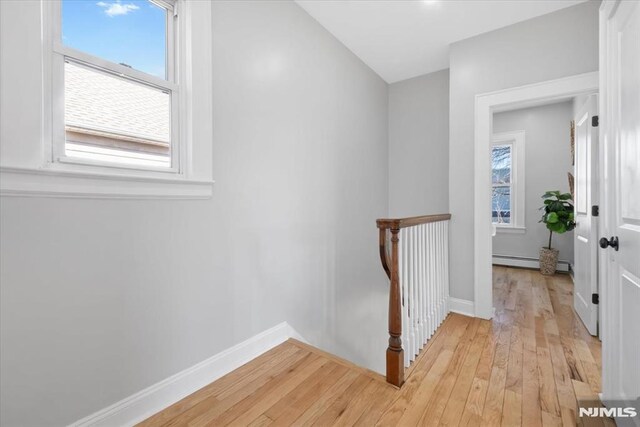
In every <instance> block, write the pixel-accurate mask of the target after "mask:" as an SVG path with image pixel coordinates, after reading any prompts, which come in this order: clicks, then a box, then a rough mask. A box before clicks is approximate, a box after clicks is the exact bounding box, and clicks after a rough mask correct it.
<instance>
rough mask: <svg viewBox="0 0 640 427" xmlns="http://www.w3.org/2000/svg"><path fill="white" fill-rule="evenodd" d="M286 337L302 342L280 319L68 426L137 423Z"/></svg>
mask: <svg viewBox="0 0 640 427" xmlns="http://www.w3.org/2000/svg"><path fill="white" fill-rule="evenodd" d="M289 338H295V339H297V340H299V341H303V342H305V340H304V339H303V338H302V337H301V336H300V334H298V333H297V332H296V331H295V330H294V329H293V328H292V327H291V326H290V325H289V324H288V323H287V322H282V323H280V324H279V325H276V326H274V327H273V328H271V329H268V330H266V331H264V332H261V333H259V334H258V335H254V336H253V337H251V338H249V339H248V340H246V341H243V342H241V343H239V344H237V345H235V346H233V347H231V348H229V349H227V350H224V351H222V352H220V353H218V354H216V355H214V356H212V357H210V358H209V359H206V360H204V361H202V362H200V363H198V364H196V365H194V366H192V367H190V368H187V369H185V370H184V371H182V372H178V373H177V374H175V375H172V376H170V377H169V378H166V379H164V380H162V381H160V382H158V383H156V384H154V385H152V386H150V387H147V388H146V389H144V390H142V391H139V392H138V393H136V394H133V395H131V396H129V397H127V398H125V399H123V400H121V401H119V402H117V403H115V404H113V405H111V406H109V407H107V408H104V409H101V410H100V411H98V412H96V413H94V414H91V415H89V416H87V417H85V418H83V419H81V420H79V421H76V422H75V423H73V424H71V426H70V427H85V426H109V427H115V426H131V425H134V424H136V423H139V422H140V421H143V420H145V419H146V418H148V417H150V416H151V415H153V414H155V413H156V412H159V411H160V410H162V409H164V408H166V407H167V406H170V405H171V404H173V403H175V402H177V401H179V400H180V399H182V398H184V397H186V396H188V395H190V394H191V393H193V392H195V391H197V390H199V389H201V388H202V387H204V386H205V385H207V384H209V383H211V382H213V381H215V380H217V379H218V378H220V377H222V376H224V375H226V374H228V373H229V372H231V371H233V370H234V369H237V368H239V367H240V366H242V365H244V364H245V363H247V362H249V361H250V360H253V359H255V358H256V357H258V356H259V355H261V354H262V353H264V352H266V351H267V350H270V349H271V348H273V347H275V346H277V345H279V344H281V343H283V342H284V341H286V340H287V339H289Z"/></svg>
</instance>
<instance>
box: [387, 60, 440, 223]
mask: <svg viewBox="0 0 640 427" xmlns="http://www.w3.org/2000/svg"><path fill="white" fill-rule="evenodd" d="M446 212H449V70H442V71H437V72H435V73H431V74H426V75H424V76H419V77H415V78H412V79H408V80H404V81H401V82H398V83H393V84H391V85H389V215H390V216H391V217H407V216H416V215H428V214H439V213H446Z"/></svg>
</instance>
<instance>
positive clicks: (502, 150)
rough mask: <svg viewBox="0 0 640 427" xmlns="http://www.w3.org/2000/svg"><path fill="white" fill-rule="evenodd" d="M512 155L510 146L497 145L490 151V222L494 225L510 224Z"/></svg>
mask: <svg viewBox="0 0 640 427" xmlns="http://www.w3.org/2000/svg"><path fill="white" fill-rule="evenodd" d="M512 154H513V153H512V146H511V145H497V146H494V147H493V149H492V151H491V169H492V178H491V183H492V186H493V188H492V190H493V191H492V201H491V206H492V211H491V220H492V222H493V223H494V224H511V210H512V208H511V206H512V203H511V195H512V179H511V177H512V169H513V168H512V165H513V162H512V157H513V156H512Z"/></svg>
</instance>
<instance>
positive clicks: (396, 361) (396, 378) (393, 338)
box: [387, 228, 404, 387]
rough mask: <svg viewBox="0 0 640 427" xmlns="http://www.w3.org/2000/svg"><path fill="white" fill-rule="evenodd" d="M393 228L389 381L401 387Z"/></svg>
mask: <svg viewBox="0 0 640 427" xmlns="http://www.w3.org/2000/svg"><path fill="white" fill-rule="evenodd" d="M399 233H400V228H391V286H390V287H389V347H388V348H387V381H388V382H390V383H391V384H393V385H395V386H398V387H400V386H401V385H402V383H404V350H403V349H402V308H401V301H400V276H399V272H398V268H399V260H398V242H399V240H400V239H399V238H398V234H399Z"/></svg>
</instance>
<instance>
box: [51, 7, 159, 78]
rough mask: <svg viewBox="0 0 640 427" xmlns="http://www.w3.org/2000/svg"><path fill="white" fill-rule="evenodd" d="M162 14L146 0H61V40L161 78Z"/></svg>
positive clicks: (84, 50)
mask: <svg viewBox="0 0 640 427" xmlns="http://www.w3.org/2000/svg"><path fill="white" fill-rule="evenodd" d="M166 14H167V12H166V10H165V9H163V8H161V7H159V6H156V5H155V4H153V3H151V2H149V1H147V0H102V1H100V0H63V1H62V42H63V43H64V44H66V45H67V46H70V47H73V48H74V49H78V50H81V51H83V52H86V53H89V54H91V55H94V56H97V57H100V58H103V59H106V60H108V61H111V62H115V63H117V64H119V63H124V64H127V65H130V66H131V67H132V68H135V69H136V70H140V71H144V72H145V73H148V74H152V75H154V76H158V77H160V78H163V79H164V78H166V72H165V64H166Z"/></svg>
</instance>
